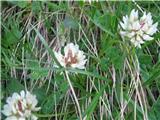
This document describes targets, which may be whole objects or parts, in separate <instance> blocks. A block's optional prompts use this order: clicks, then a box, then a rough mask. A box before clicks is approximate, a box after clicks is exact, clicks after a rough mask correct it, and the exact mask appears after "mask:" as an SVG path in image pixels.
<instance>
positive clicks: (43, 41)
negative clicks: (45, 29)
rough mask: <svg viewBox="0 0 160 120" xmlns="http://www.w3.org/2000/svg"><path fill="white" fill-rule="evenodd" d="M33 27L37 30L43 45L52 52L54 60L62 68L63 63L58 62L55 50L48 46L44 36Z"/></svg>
mask: <svg viewBox="0 0 160 120" xmlns="http://www.w3.org/2000/svg"><path fill="white" fill-rule="evenodd" d="M33 29H34V30H35V32H36V33H37V35H38V37H39V38H40V40H41V42H42V43H43V45H44V46H45V48H46V49H47V50H48V52H49V53H50V55H51V57H52V58H53V60H54V61H55V63H56V64H57V65H58V66H59V67H60V68H61V67H62V66H61V64H60V63H59V62H58V60H57V58H56V57H55V54H54V52H53V51H52V50H51V48H50V47H49V46H48V44H47V42H46V40H45V39H44V38H43V36H42V35H41V34H40V33H39V31H38V30H37V29H36V28H34V27H33Z"/></svg>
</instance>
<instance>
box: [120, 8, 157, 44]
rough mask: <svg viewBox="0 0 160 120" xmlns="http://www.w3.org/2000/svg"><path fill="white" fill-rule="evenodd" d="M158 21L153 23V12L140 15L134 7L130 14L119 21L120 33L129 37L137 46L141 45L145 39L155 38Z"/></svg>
mask: <svg viewBox="0 0 160 120" xmlns="http://www.w3.org/2000/svg"><path fill="white" fill-rule="evenodd" d="M157 26H158V23H155V24H153V20H152V16H151V13H148V14H146V12H144V13H143V16H142V17H141V18H139V17H138V10H137V11H136V10H135V9H133V10H132V11H131V14H130V16H128V15H126V16H123V20H122V21H121V22H120V23H119V27H120V35H121V36H122V37H126V38H128V39H129V40H130V41H131V42H132V43H133V44H134V46H135V47H141V44H143V43H144V42H145V41H149V40H153V37H152V36H153V34H154V33H156V32H157V30H158V29H157Z"/></svg>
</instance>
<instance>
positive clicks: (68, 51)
mask: <svg viewBox="0 0 160 120" xmlns="http://www.w3.org/2000/svg"><path fill="white" fill-rule="evenodd" d="M55 56H56V58H57V60H58V61H59V63H60V64H61V66H63V67H72V68H78V69H84V68H85V63H86V61H87V60H86V59H85V58H86V56H85V55H84V52H83V51H81V50H79V46H78V45H77V44H76V45H74V44H73V43H69V44H67V45H66V46H65V47H64V55H62V54H61V52H60V51H59V52H55Z"/></svg>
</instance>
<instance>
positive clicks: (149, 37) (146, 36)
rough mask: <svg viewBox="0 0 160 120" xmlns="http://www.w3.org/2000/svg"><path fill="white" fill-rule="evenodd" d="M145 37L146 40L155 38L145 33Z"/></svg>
mask: <svg viewBox="0 0 160 120" xmlns="http://www.w3.org/2000/svg"><path fill="white" fill-rule="evenodd" d="M143 39H144V40H153V37H151V36H149V35H146V34H144V35H143Z"/></svg>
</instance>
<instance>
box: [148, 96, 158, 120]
mask: <svg viewBox="0 0 160 120" xmlns="http://www.w3.org/2000/svg"><path fill="white" fill-rule="evenodd" d="M159 111H160V97H159V98H158V99H157V101H156V102H155V103H154V105H153V106H152V108H151V110H150V111H149V112H148V113H149V119H150V120H159V116H160V112H159Z"/></svg>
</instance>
